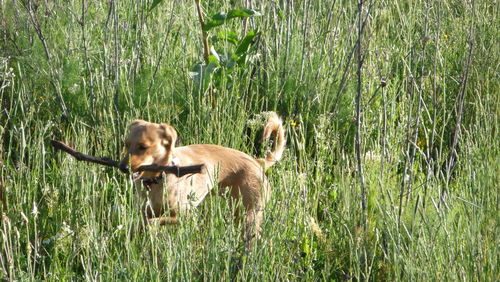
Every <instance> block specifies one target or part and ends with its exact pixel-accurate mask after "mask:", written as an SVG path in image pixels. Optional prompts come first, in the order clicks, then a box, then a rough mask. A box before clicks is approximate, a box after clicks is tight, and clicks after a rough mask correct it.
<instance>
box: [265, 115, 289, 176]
mask: <svg viewBox="0 0 500 282" xmlns="http://www.w3.org/2000/svg"><path fill="white" fill-rule="evenodd" d="M282 123H283V122H282V121H281V119H280V118H279V117H278V115H277V114H276V113H275V112H271V113H270V115H269V119H268V121H267V123H266V126H265V127H264V134H263V135H262V139H263V141H264V142H265V141H267V140H268V139H269V138H270V137H271V136H272V137H273V139H274V143H273V147H272V148H273V149H272V151H268V152H267V155H266V157H265V158H264V159H259V161H260V162H261V163H262V166H263V167H264V170H267V169H268V168H270V167H271V166H272V165H274V163H276V162H277V161H279V160H281V157H282V156H283V151H285V144H286V140H285V130H284V129H283V124H282Z"/></svg>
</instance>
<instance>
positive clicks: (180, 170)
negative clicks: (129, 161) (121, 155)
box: [51, 140, 204, 177]
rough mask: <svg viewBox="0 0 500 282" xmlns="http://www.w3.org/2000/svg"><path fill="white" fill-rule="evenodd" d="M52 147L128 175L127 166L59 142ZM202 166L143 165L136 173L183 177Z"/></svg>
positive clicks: (196, 171) (81, 159) (198, 171)
mask: <svg viewBox="0 0 500 282" xmlns="http://www.w3.org/2000/svg"><path fill="white" fill-rule="evenodd" d="M51 144H52V147H54V148H55V149H58V150H61V151H64V152H66V153H68V154H70V155H71V156H73V157H74V158H75V159H77V160H78V161H86V162H91V163H96V164H101V165H105V166H110V167H116V168H118V169H120V171H121V172H123V173H125V174H128V173H129V172H130V170H129V167H128V166H127V165H123V164H121V163H120V162H118V161H115V160H112V159H110V158H105V157H96V156H91V155H87V154H83V153H80V152H78V151H76V150H75V149H73V148H71V147H70V146H68V145H66V144H64V143H63V142H61V141H57V140H52V141H51ZM203 166H204V165H203V164H198V165H189V166H162V165H156V164H153V165H144V166H140V167H139V168H138V169H137V170H138V171H152V172H166V173H172V174H175V175H176V176H177V177H181V176H184V175H186V174H193V173H201V171H202V170H203Z"/></svg>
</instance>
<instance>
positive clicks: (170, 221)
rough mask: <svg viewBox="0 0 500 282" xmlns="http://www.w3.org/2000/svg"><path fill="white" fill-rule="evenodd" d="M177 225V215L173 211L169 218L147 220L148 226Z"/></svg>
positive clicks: (161, 217)
mask: <svg viewBox="0 0 500 282" xmlns="http://www.w3.org/2000/svg"><path fill="white" fill-rule="evenodd" d="M177 223H179V218H178V217H177V213H176V212H175V211H171V212H170V216H160V217H153V218H148V224H158V225H167V224H177Z"/></svg>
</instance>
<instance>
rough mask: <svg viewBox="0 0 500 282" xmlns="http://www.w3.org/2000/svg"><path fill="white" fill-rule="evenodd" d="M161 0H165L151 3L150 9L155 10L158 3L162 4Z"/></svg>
mask: <svg viewBox="0 0 500 282" xmlns="http://www.w3.org/2000/svg"><path fill="white" fill-rule="evenodd" d="M161 1H163V0H154V1H153V4H151V7H150V8H149V11H151V10H153V9H154V8H155V7H156V6H158V4H160V2H161Z"/></svg>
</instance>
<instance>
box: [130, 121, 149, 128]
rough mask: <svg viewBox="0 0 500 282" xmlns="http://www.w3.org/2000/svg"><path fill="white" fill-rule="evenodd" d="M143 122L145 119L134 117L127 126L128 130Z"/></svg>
mask: <svg viewBox="0 0 500 282" xmlns="http://www.w3.org/2000/svg"><path fill="white" fill-rule="evenodd" d="M145 123H146V121H144V120H142V119H136V120H134V121H133V122H132V123H131V124H130V126H129V127H128V128H129V130H133V129H134V128H136V127H137V126H139V125H142V124H145Z"/></svg>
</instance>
